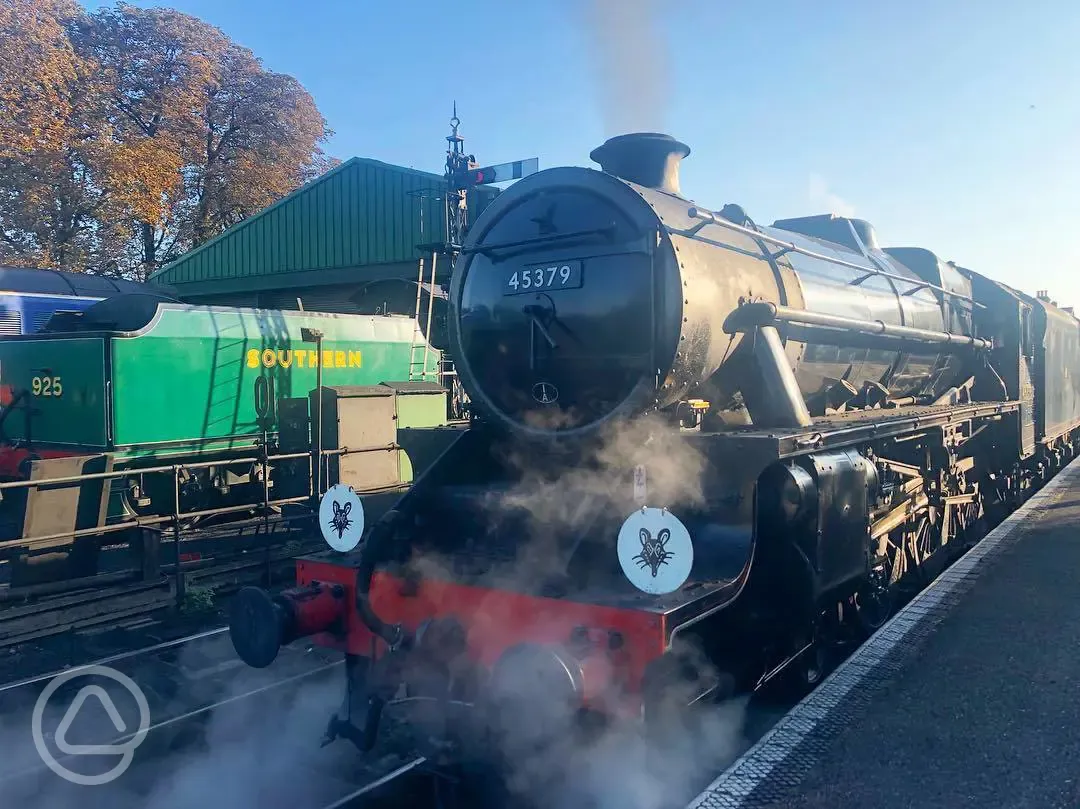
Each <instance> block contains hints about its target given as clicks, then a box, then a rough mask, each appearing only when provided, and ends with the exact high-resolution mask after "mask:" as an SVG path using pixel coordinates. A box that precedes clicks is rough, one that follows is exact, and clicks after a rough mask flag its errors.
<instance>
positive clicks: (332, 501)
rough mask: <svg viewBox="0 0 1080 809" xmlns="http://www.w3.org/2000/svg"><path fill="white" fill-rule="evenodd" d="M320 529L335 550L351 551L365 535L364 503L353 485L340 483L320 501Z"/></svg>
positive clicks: (332, 487) (330, 489) (328, 543)
mask: <svg viewBox="0 0 1080 809" xmlns="http://www.w3.org/2000/svg"><path fill="white" fill-rule="evenodd" d="M319 529H320V530H321V531H322V535H323V539H325V540H326V544H327V545H329V546H330V547H331V548H333V549H334V550H335V551H341V552H342V553H344V552H346V551H351V550H352V549H353V548H355V547H356V546H357V545H359V544H360V537H362V536H363V535H364V504H363V503H361V502H360V497H359V496H358V495H357V494H356V492H354V491H353V490H352V487H351V486H345V485H344V484H341V483H338V484H337V485H335V486H331V487H330V488H329V489H327V490H326V494H324V495H323V496H322V500H321V501H320V503H319Z"/></svg>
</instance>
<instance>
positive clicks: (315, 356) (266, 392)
mask: <svg viewBox="0 0 1080 809" xmlns="http://www.w3.org/2000/svg"><path fill="white" fill-rule="evenodd" d="M301 328H310V329H318V330H319V331H321V332H322V333H323V338H322V352H321V354H322V355H321V357H320V355H319V352H318V351H317V350H316V345H315V344H314V343H305V342H304V341H303V339H302V337H301V332H300V330H301ZM414 329H415V322H414V321H413V320H412V319H411V318H405V317H394V316H390V317H366V316H356V315H328V314H321V313H315V312H289V311H274V312H270V311H259V310H252V309H226V308H214V307H184V306H176V305H173V304H168V305H163V306H162V307H160V309H159V310H158V317H157V318H156V319H155V321H154V322H152V323H151V324H150V325H149V326H148V327H147V328H145V329H144V330H142V331H141V332H140V333H138V334H133V335H124V336H117V337H114V338H113V339H112V341H111V343H112V352H111V353H112V378H113V379H114V380H116V384H114V386H113V392H112V401H113V445H114V447H115V448H116V449H117V450H118V451H119V452H122V453H125V454H127V455H130V456H140V457H141V456H146V455H154V456H161V455H163V454H168V455H172V454H176V453H184V454H188V453H190V452H192V451H193V450H201V451H203V452H206V451H212V450H216V449H231V448H234V447H238V446H250V445H251V444H252V441H253V440H254V439H255V438H257V437H259V436H260V434H261V429H262V425H261V424H260V422H259V418H258V412H257V410H256V396H259V397H260V398H264V400H265V398H267V397H268V398H269V400H271V401H276V400H278V399H283V398H289V397H297V396H306V395H307V393H308V391H310V390H312V389H313V388H315V386H316V378H317V367H318V366H319V365H321V366H322V383H323V384H324V385H328V386H329V385H375V384H378V383H380V382H384V381H389V380H397V379H407V378H408V376H409V363H410V355H411V345H412V339H413V332H414ZM438 359H439V357H438V354H437V353H436V352H433V351H430V350H429V352H428V363H429V370H430V369H434V368H436V367H437V364H438ZM260 389H261V390H260ZM181 403H182V406H178V405H181ZM270 410H271V413H272V414H276V408H271V409H270ZM267 426H268V427H269V430H270V431H271V432H273V431H276V430H277V428H278V425H277V423H276V421H271V422H270V423H269V424H268V425H267ZM176 442H179V443H176Z"/></svg>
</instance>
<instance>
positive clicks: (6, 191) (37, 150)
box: [0, 0, 331, 277]
mask: <svg viewBox="0 0 1080 809" xmlns="http://www.w3.org/2000/svg"><path fill="white" fill-rule="evenodd" d="M329 134H330V133H329V131H328V129H327V127H326V122H325V120H324V119H323V117H322V115H321V114H320V113H319V111H318V109H317V108H316V106H315V103H314V101H313V100H312V98H311V96H310V95H309V94H308V93H307V92H306V91H305V90H304V88H303V87H302V86H301V85H300V84H299V83H298V82H297V81H296V80H295V79H293V78H292V77H291V76H285V75H281V74H276V73H272V72H270V71H268V70H266V69H265V68H264V67H263V65H262V64H261V63H260V62H259V60H258V59H257V58H256V57H255V56H254V54H252V53H251V52H250V51H249V50H247V49H246V48H243V47H241V46H239V45H237V44H236V43H234V42H232V41H231V40H229V39H228V37H226V36H225V35H224V34H223V33H222V32H221V31H220V30H219V29H217V28H215V27H213V26H210V25H208V24H207V23H205V22H203V21H201V20H199V19H197V18H195V17H192V16H190V15H187V14H182V13H179V12H176V11H173V10H171V9H138V8H134V7H132V6H128V5H125V4H123V3H120V4H118V5H117V6H116V7H115V8H103V9H101V10H99V11H97V12H94V13H93V14H88V13H86V12H85V11H84V10H83V9H81V8H80V7H79V6H77V5H76V4H75V3H74V2H72V0H0V263H15V264H22V265H25V266H55V267H62V268H65V269H74V270H90V271H96V272H109V273H119V274H124V275H128V276H133V277H145V276H146V275H147V274H148V273H149V272H151V271H153V269H155V268H156V267H158V266H161V265H162V264H164V263H167V262H168V261H170V260H172V259H173V258H175V257H176V256H178V255H180V254H181V253H182V252H184V251H185V250H187V249H190V248H191V247H193V246H195V245H197V244H199V243H201V242H203V241H206V240H207V239H210V238H213V237H214V236H216V235H217V234H218V233H220V232H221V231H222V230H223V229H225V228H227V227H229V226H230V225H232V224H235V223H236V222H237V221H240V220H241V219H243V218H245V217H246V216H250V215H251V214H252V213H254V212H256V211H258V210H259V209H261V208H263V207H265V206H266V205H268V204H270V203H272V202H273V201H274V200H276V199H278V198H279V197H281V196H283V195H284V194H287V193H288V192H290V191H291V190H293V189H294V188H296V187H297V186H299V185H300V184H302V183H303V182H305V181H306V180H308V179H310V178H311V177H312V176H315V175H317V174H319V173H321V172H322V171H325V170H326V169H327V168H329V167H330V165H331V161H330V160H328V159H327V158H326V156H325V155H324V154H323V152H322V150H321V148H320V147H321V144H322V143H323V142H325V140H326V138H327V137H328V136H329Z"/></svg>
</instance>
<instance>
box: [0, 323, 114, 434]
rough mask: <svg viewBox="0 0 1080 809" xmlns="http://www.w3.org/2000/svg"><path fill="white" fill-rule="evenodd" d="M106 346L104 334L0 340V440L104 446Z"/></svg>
mask: <svg viewBox="0 0 1080 809" xmlns="http://www.w3.org/2000/svg"><path fill="white" fill-rule="evenodd" d="M105 347H106V340H105V338H104V337H81V336H80V337H33V338H28V339H20V338H7V339H4V340H2V341H0V388H2V390H3V394H2V398H0V402H2V404H3V406H4V414H3V420H2V422H0V440H3V442H4V443H10V442H12V441H16V440H17V441H31V442H32V443H34V444H35V445H39V444H40V445H43V446H46V447H58V446H78V447H85V448H87V449H88V450H90V451H94V450H102V449H105V448H106V447H107V446H108V410H107V409H108V403H107V400H106V397H105V375H106V366H105V357H106V354H105V351H106V348H105Z"/></svg>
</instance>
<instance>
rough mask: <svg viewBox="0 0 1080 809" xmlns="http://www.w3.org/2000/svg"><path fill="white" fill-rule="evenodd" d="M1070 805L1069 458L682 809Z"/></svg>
mask: <svg viewBox="0 0 1080 809" xmlns="http://www.w3.org/2000/svg"><path fill="white" fill-rule="evenodd" d="M1014 806H1016V807H1020V806H1023V807H1039V808H1040V809H1050V808H1051V807H1066V806H1068V807H1080V459H1077V460H1074V461H1073V462H1072V463H1071V464H1070V465H1069V466H1067V467H1066V468H1065V469H1063V470H1062V471H1061V472H1060V473H1059V474H1058V475H1057V476H1055V477H1054V478H1053V479H1052V480H1051V481H1050V482H1049V483H1047V484H1046V485H1045V486H1044V487H1043V488H1042V490H1040V491H1039V492H1038V493H1036V494H1035V495H1034V496H1033V497H1032V498H1031V499H1029V500H1028V502H1027V503H1025V504H1024V505H1023V506H1022V507H1021V508H1020V509H1018V510H1017V511H1016V512H1014V513H1013V514H1012V515H1011V516H1010V517H1009V518H1008V519H1007V520H1006V521H1004V522H1003V523H1001V525H999V526H998V527H997V528H996V529H994V530H993V531H992V532H990V533H989V534H988V535H987V537H986V538H985V539H984V540H983V541H982V542H980V543H979V544H978V545H977V546H976V547H975V548H973V549H972V550H971V551H969V552H968V553H967V554H966V555H965V556H964V557H962V558H961V559H960V560H958V561H957V562H956V563H955V564H954V565H952V567H950V568H949V569H948V570H947V571H945V572H944V573H943V574H942V575H941V576H940V577H939V578H938V579H937V580H936V581H935V582H934V583H933V584H931V585H930V586H929V587H928V588H927V589H926V590H924V591H923V592H922V593H920V594H919V595H918V596H917V597H916V598H915V599H913V600H912V601H911V602H910V603H909V604H908V606H907V607H905V608H904V609H903V610H901V611H900V612H899V613H898V614H897V615H896V616H894V618H893V619H892V620H891V621H890V622H889V623H888V624H886V625H885V626H884V627H882V629H881V630H880V631H879V632H878V633H877V634H875V635H874V636H873V637H872V638H871V639H870V640H868V641H867V642H866V643H865V644H863V646H862V647H861V648H860V649H858V650H857V651H856V652H855V653H854V654H853V655H852V656H851V657H850V658H848V660H846V661H845V662H844V663H843V664H842V665H841V666H839V667H838V668H837V669H836V670H835V671H834V672H833V673H832V674H831V675H830V676H829V677H828V678H827V679H826V681H825V682H823V683H822V684H821V686H819V687H818V689H816V690H815V691H814V692H812V693H811V694H810V695H809V696H807V697H806V699H804V700H803V701H802V702H801V703H800V704H799V705H798V706H796V707H795V708H794V709H793V710H792V711H791V712H790V713H789V714H788V715H787V716H785V717H784V718H783V719H781V720H780V721H779V722H778V723H777V724H776V725H775V726H774V727H773V729H772V730H770V731H769V733H767V734H766V735H765V736H763V737H762V738H761V739H760V740H759V741H758V743H757V744H756V745H754V746H753V747H752V748H751V749H750V750H748V751H747V752H746V754H744V755H743V756H742V757H741V758H740V759H738V760H737V761H736V762H734V763H733V764H732V765H731V766H730V767H729V768H728V769H727V770H726V771H725V772H724V773H723V774H722V775H720V777H719V778H717V779H716V780H715V781H714V782H713V783H712V784H710V785H709V787H708V788H707V789H706V790H705V791H704V792H703V793H701V794H700V795H699V796H698V797H697V798H695V799H694V801H692V802H691V803H690V805H689V807H688V809H721V807H723V809H728V807H755V809H757V808H758V807H761V808H762V809H764V808H765V807H767V808H768V809H774V807H775V808H776V809H779V807H792V808H793V809H819V808H820V809H825V808H826V807H827V808H828V809H846V807H874V808H875V809H894V808H895V809H900V807H904V809H907V808H908V807H913V808H914V807H918V809H929V807H949V808H950V809H952V808H953V807H980V808H982V807H994V809H1001V808H1002V807H1014Z"/></svg>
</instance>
